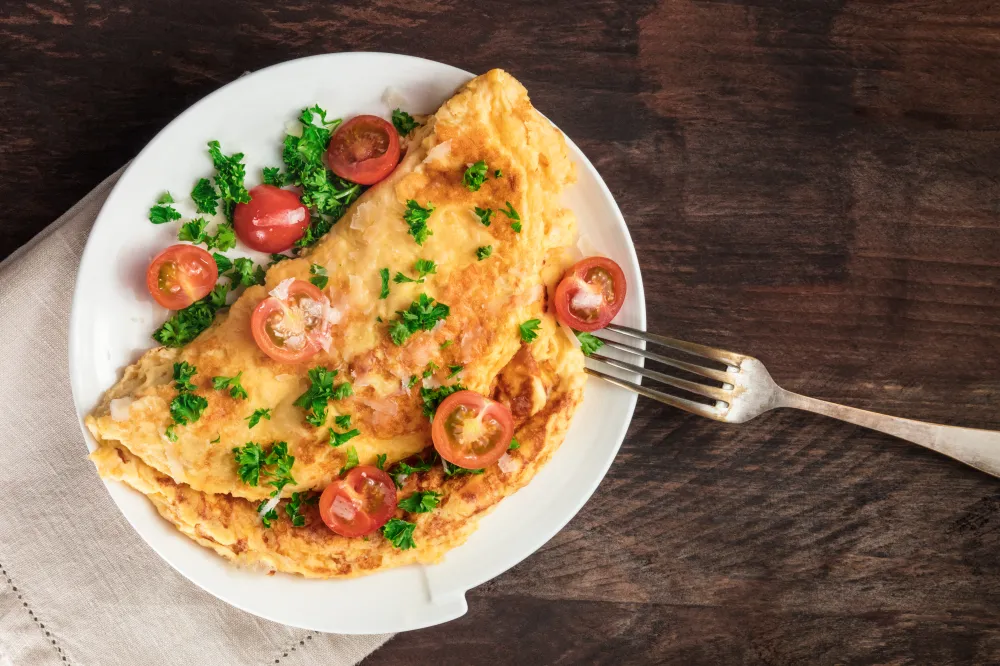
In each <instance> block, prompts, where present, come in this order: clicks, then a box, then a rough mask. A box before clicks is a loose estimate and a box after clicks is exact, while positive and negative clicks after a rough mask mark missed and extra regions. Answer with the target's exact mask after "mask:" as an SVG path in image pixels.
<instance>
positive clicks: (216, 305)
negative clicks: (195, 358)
mask: <svg viewBox="0 0 1000 666" xmlns="http://www.w3.org/2000/svg"><path fill="white" fill-rule="evenodd" d="M228 293H229V285H228V284H225V283H221V282H220V283H219V284H217V285H215V288H214V289H213V290H212V291H211V292H210V293H209V294H208V296H206V297H205V298H203V299H201V300H200V301H195V302H194V303H192V304H191V305H189V306H187V307H186V308H184V309H183V310H178V311H177V312H175V313H174V315H173V316H172V317H171V318H170V319H168V320H167V321H165V322H164V323H163V326H160V328H158V329H156V332H155V333H153V339H154V340H156V341H157V342H159V343H160V344H161V345H164V346H166V347H183V346H184V345H186V344H187V343H189V342H191V341H192V340H194V339H195V338H196V337H198V334H199V333H201V332H202V331H204V330H205V329H206V328H208V327H209V326H211V325H212V321H213V320H214V319H215V313H216V312H218V311H219V310H221V309H222V308H224V307H225V306H226V294H228Z"/></svg>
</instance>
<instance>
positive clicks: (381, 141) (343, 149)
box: [326, 116, 399, 185]
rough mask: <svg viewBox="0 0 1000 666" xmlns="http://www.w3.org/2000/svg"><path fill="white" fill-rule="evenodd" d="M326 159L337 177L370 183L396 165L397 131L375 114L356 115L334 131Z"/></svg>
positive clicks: (383, 175)
mask: <svg viewBox="0 0 1000 666" xmlns="http://www.w3.org/2000/svg"><path fill="white" fill-rule="evenodd" d="M326 161H327V163H328V164H329V165H330V169H331V170H332V171H333V172H334V173H335V174H337V175H338V176H340V177H341V178H344V179H345V180H349V181H351V182H353V183H360V184H361V185H374V184H375V183H377V182H378V181H380V180H382V179H383V178H385V177H386V176H388V175H389V174H390V173H392V170H393V169H395V168H396V165H397V164H399V132H397V131H396V128H395V127H393V126H392V124H390V123H388V122H386V121H385V120H382V119H381V118H379V117H378V116H356V117H354V118H351V119H350V120H348V121H347V122H346V123H344V124H343V125H341V126H340V129H338V130H337V131H336V132H334V134H333V138H332V139H330V147H329V148H327V149H326Z"/></svg>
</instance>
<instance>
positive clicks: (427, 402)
mask: <svg viewBox="0 0 1000 666" xmlns="http://www.w3.org/2000/svg"><path fill="white" fill-rule="evenodd" d="M464 390H465V387H464V386H462V384H461V383H458V384H452V385H451V386H438V387H437V388H427V387H426V386H423V387H421V388H420V399H421V400H423V402H424V416H426V417H427V418H429V419H433V418H434V412H436V411H437V408H438V405H440V404H441V403H442V401H444V399H445V398H447V397H448V396H449V395H451V394H452V393H455V392H456V391H464Z"/></svg>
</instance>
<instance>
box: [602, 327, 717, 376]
mask: <svg viewBox="0 0 1000 666" xmlns="http://www.w3.org/2000/svg"><path fill="white" fill-rule="evenodd" d="M598 339H599V340H600V341H601V342H603V343H604V344H605V345H607V346H608V347H611V348H612V349H620V350H622V351H626V352H629V353H630V354H635V355H636V356H642V357H643V358H648V359H650V360H653V361H657V362H659V363H662V364H663V365H669V366H670V367H672V368H677V369H678V370H686V371H688V372H691V373H694V374H696V375H701V376H702V377H705V378H707V379H714V380H715V381H717V382H721V383H723V384H731V383H732V381H733V378H732V377H730V376H729V375H728V374H727V373H725V372H723V371H722V370H712V369H711V368H706V367H705V366H702V365H696V364H694V363H685V362H684V361H677V360H675V359H672V358H669V357H667V356H662V355H660V354H657V353H655V352H651V351H646V350H645V349H637V348H636V347H630V346H628V345H623V344H622V343H620V342H615V341H614V340H608V339H607V338H598Z"/></svg>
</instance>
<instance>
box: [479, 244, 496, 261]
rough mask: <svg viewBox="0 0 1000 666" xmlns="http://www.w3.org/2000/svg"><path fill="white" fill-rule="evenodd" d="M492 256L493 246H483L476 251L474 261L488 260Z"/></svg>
mask: <svg viewBox="0 0 1000 666" xmlns="http://www.w3.org/2000/svg"><path fill="white" fill-rule="evenodd" d="M492 254H493V246H492V245H484V246H482V247H481V248H479V249H477V250H476V259H478V260H479V261H482V260H483V259H489V258H490V256H491V255H492Z"/></svg>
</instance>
